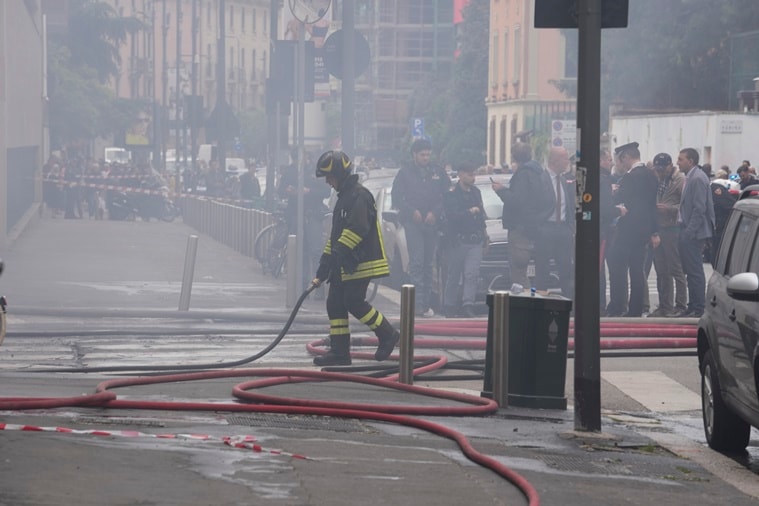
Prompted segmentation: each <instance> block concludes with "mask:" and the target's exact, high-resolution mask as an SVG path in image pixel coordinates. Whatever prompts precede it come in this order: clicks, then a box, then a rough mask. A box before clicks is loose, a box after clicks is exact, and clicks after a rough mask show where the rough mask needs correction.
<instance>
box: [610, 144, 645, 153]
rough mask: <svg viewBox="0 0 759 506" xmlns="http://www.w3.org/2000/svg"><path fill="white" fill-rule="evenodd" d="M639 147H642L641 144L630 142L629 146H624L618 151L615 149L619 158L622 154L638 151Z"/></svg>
mask: <svg viewBox="0 0 759 506" xmlns="http://www.w3.org/2000/svg"><path fill="white" fill-rule="evenodd" d="M638 146H640V144H638V143H637V142H628V143H627V144H622V145H621V146H619V147H618V148H617V149H615V150H614V154H615V155H617V156H619V155H621V154H622V153H626V152H628V151H633V150H635V149H638Z"/></svg>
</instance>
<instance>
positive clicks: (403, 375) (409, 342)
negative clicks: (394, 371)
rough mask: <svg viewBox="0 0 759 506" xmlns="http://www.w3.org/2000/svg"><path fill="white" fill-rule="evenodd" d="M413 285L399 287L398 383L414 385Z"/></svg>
mask: <svg viewBox="0 0 759 506" xmlns="http://www.w3.org/2000/svg"><path fill="white" fill-rule="evenodd" d="M415 292H416V288H415V287H414V285H403V286H402V287H401V330H400V331H401V344H400V374H399V376H398V382H399V383H404V384H406V385H411V384H413V383H414V296H415Z"/></svg>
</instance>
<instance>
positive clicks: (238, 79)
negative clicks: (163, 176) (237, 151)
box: [108, 0, 271, 157]
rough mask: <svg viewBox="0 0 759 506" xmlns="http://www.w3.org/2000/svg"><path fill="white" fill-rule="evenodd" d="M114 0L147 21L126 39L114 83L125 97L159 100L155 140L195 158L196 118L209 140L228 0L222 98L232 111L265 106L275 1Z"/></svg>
mask: <svg viewBox="0 0 759 506" xmlns="http://www.w3.org/2000/svg"><path fill="white" fill-rule="evenodd" d="M108 2H109V3H110V4H111V5H112V6H113V7H114V8H115V10H116V12H117V13H118V14H119V15H120V16H130V17H135V18H137V19H139V20H140V21H142V22H143V24H144V26H145V29H144V30H142V31H140V32H138V33H135V34H132V35H130V36H129V40H128V42H127V43H126V44H125V45H124V46H122V50H121V60H122V71H121V74H120V75H119V77H118V79H116V81H115V82H114V83H112V84H113V86H114V91H115V92H116V94H117V95H118V96H120V97H124V98H130V99H141V100H145V101H149V102H152V103H153V104H155V108H154V114H155V116H154V120H155V125H156V132H155V135H154V136H155V137H157V140H156V142H160V143H161V144H163V145H164V146H165V147H167V148H173V149H176V150H177V153H178V154H179V153H182V152H186V155H187V157H190V155H189V150H190V145H189V133H188V132H187V130H189V129H190V128H191V125H192V126H194V128H195V129H197V130H198V132H199V134H200V135H198V139H199V142H203V135H202V133H203V129H202V127H203V123H204V120H205V119H206V118H207V117H208V116H209V114H210V113H211V111H213V110H214V108H215V107H216V102H217V97H218V96H219V90H218V88H217V86H219V85H220V84H219V82H220V80H219V76H218V72H217V71H218V67H217V66H218V65H219V63H220V61H221V60H222V55H221V54H220V53H219V47H220V36H221V33H222V27H221V25H220V18H221V16H222V14H221V13H220V10H219V9H220V8H221V7H222V6H223V7H224V13H223V18H224V27H223V32H224V41H223V42H224V44H223V50H224V54H223V62H222V63H223V65H224V69H225V72H224V76H225V78H224V83H223V84H221V86H224V87H225V90H224V97H225V99H226V101H227V103H228V104H229V105H230V106H231V107H232V110H234V111H243V110H250V109H264V108H265V106H266V103H265V91H266V90H265V82H266V77H267V75H268V67H269V57H270V50H269V47H270V10H269V6H270V3H271V2H270V1H269V0H223V1H222V0H108ZM193 18H194V20H193ZM177 125H180V127H181V126H182V125H184V128H177ZM162 136H163V138H161V137H162Z"/></svg>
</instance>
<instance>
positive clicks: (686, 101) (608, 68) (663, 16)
mask: <svg viewBox="0 0 759 506" xmlns="http://www.w3.org/2000/svg"><path fill="white" fill-rule="evenodd" d="M756 7H757V5H756V0H730V1H729V2H714V1H712V0H667V1H666V2H663V1H661V0H636V1H635V2H630V12H629V26H628V28H627V29H621V30H616V29H609V30H604V31H603V35H602V40H603V42H602V44H603V46H602V51H603V53H602V69H601V72H602V103H603V104H604V105H608V104H610V103H613V102H622V103H624V104H626V106H628V107H630V108H634V109H655V110H662V111H666V110H678V109H690V110H694V109H695V110H701V109H711V110H726V109H728V104H729V99H730V92H729V89H728V81H729V76H730V65H731V62H730V36H731V35H735V34H737V33H742V32H747V31H754V30H759V9H757V8H756ZM632 48H634V49H632Z"/></svg>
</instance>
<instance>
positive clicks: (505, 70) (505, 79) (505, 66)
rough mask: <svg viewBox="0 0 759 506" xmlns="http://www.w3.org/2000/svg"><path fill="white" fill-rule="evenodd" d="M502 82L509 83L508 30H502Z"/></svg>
mask: <svg viewBox="0 0 759 506" xmlns="http://www.w3.org/2000/svg"><path fill="white" fill-rule="evenodd" d="M501 78H502V81H501V82H502V83H503V84H509V32H508V30H506V31H504V32H503V76H501Z"/></svg>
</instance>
